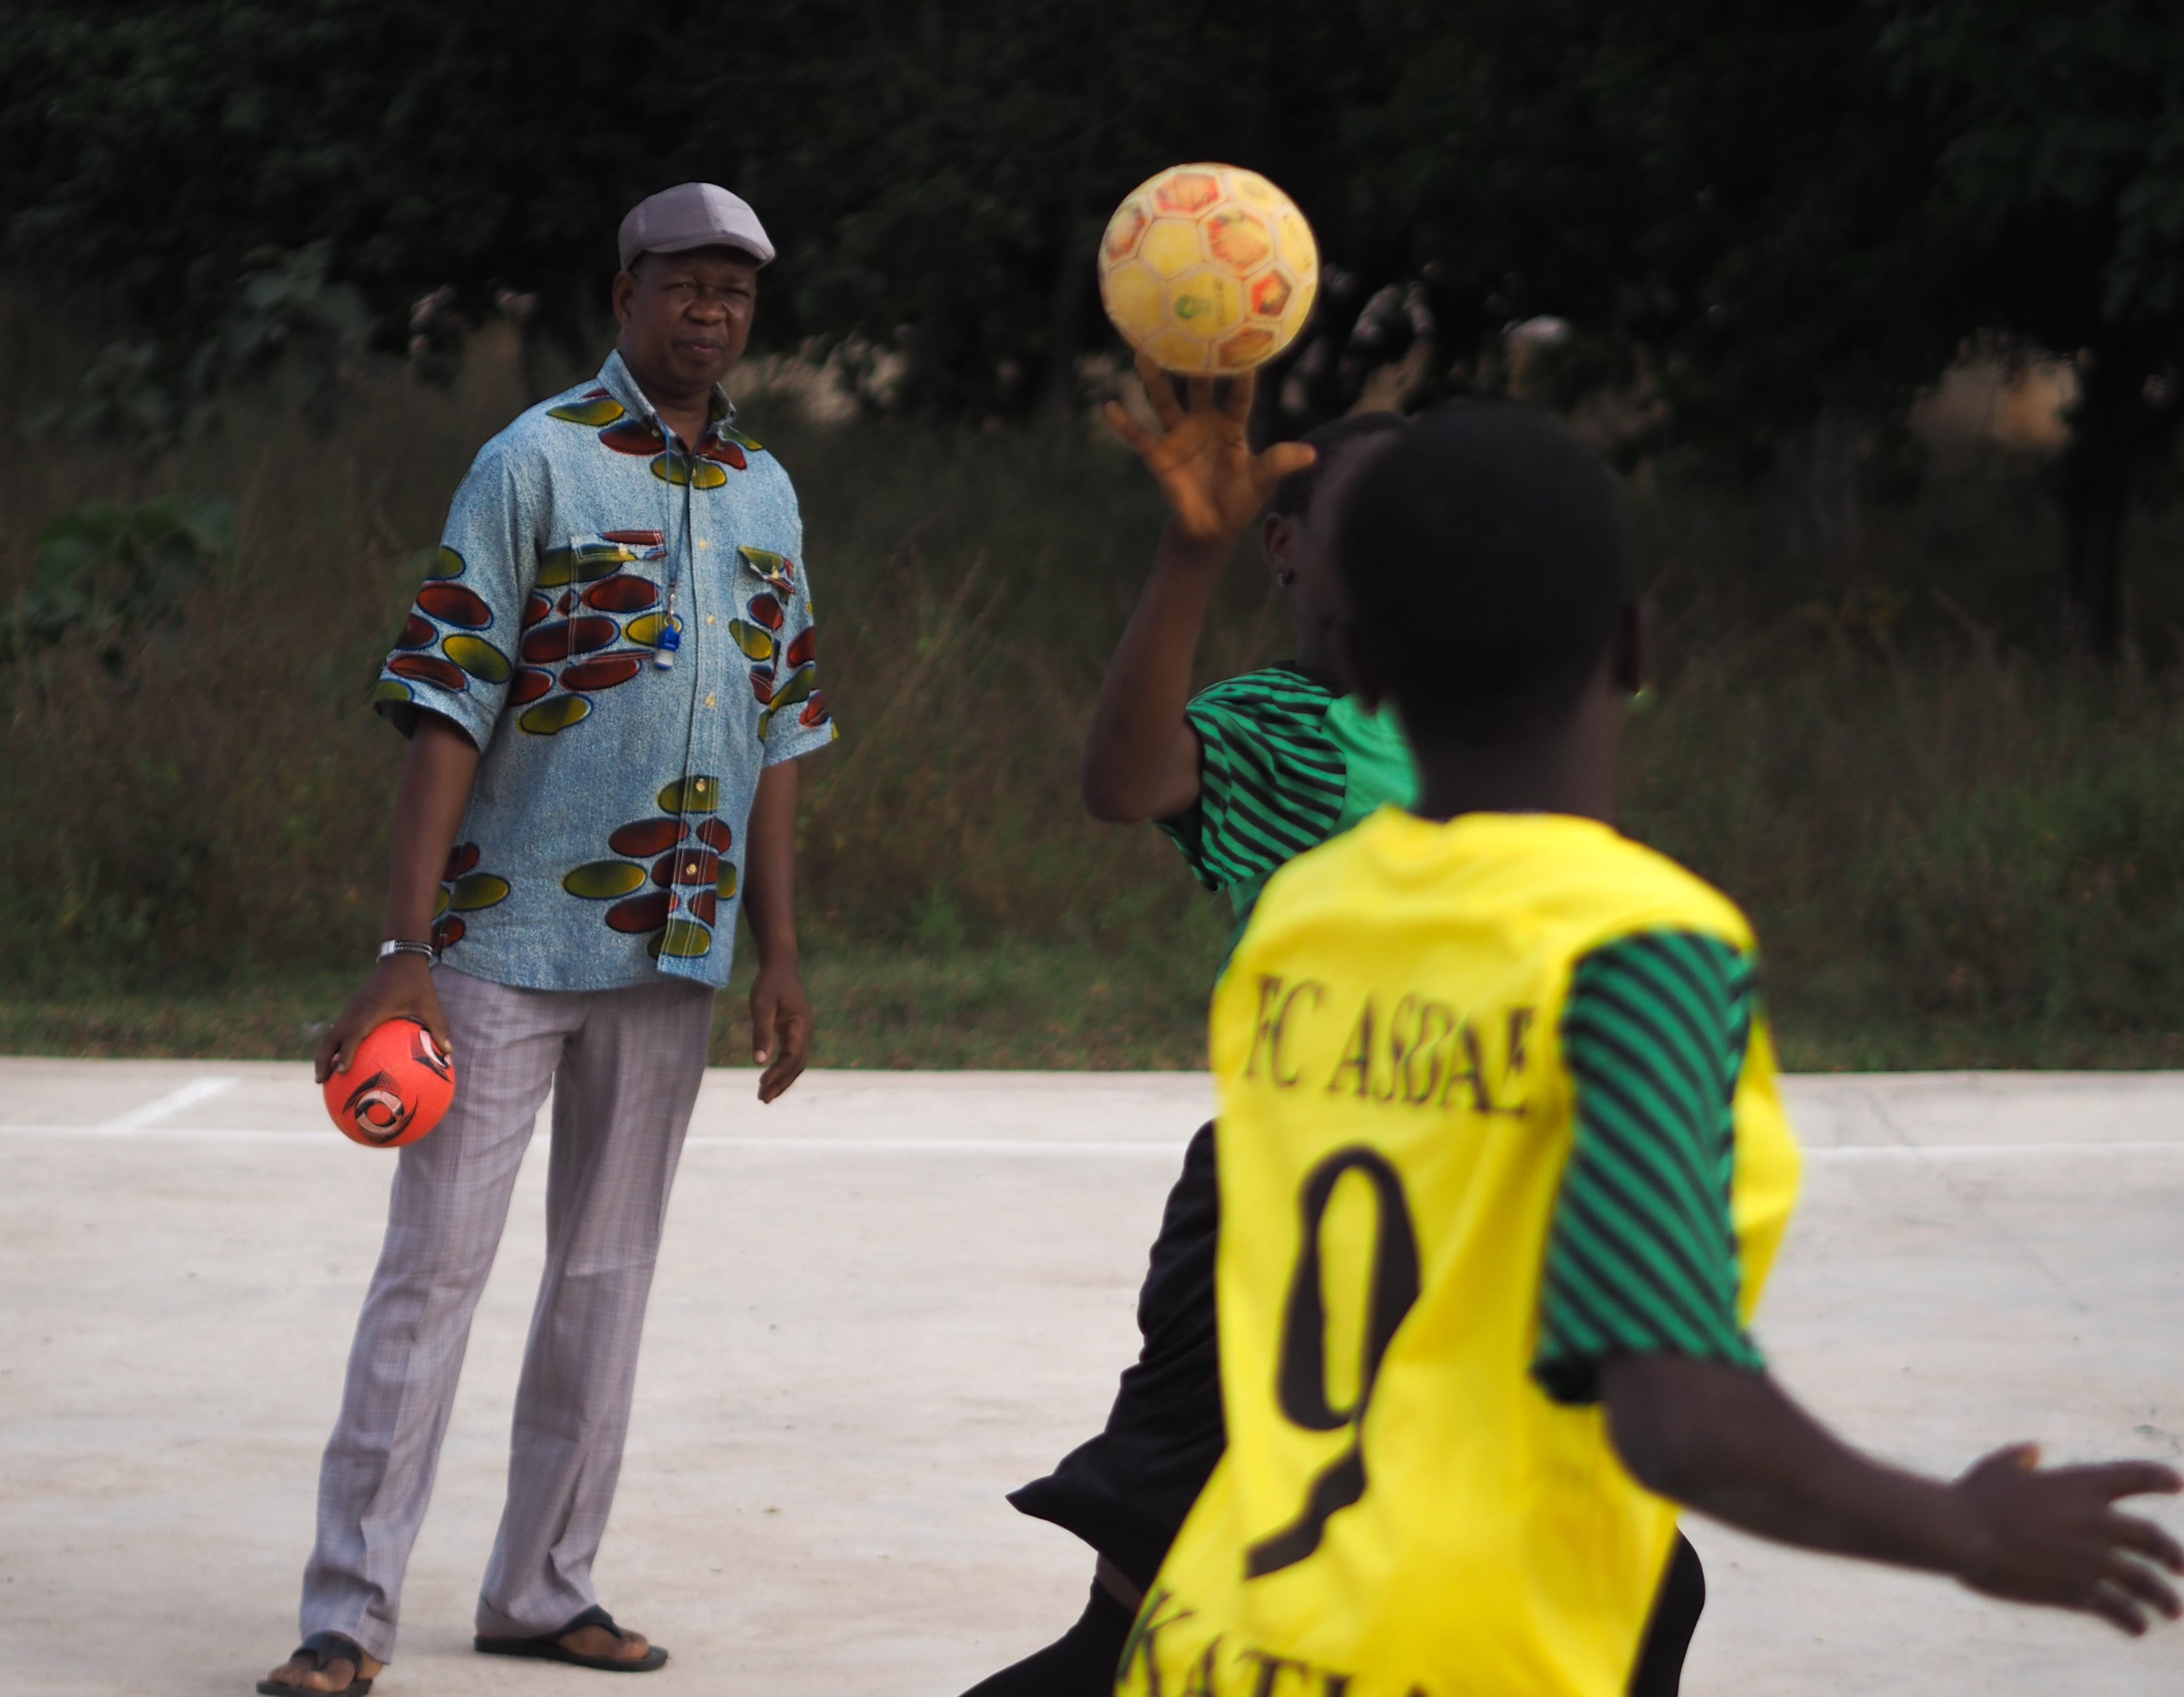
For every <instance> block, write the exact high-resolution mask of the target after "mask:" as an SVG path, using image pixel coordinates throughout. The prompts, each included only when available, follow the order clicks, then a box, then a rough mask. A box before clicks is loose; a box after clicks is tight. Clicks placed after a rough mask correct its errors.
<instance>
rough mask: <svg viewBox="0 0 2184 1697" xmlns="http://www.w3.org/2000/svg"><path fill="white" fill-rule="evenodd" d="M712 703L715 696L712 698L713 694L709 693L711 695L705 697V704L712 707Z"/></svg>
mask: <svg viewBox="0 0 2184 1697" xmlns="http://www.w3.org/2000/svg"><path fill="white" fill-rule="evenodd" d="M712 704H713V698H712V697H711V696H710V695H709V696H707V697H706V698H705V705H706V706H708V707H710V706H711V705H712Z"/></svg>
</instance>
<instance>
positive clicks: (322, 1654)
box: [258, 1633, 371, 1697]
mask: <svg viewBox="0 0 2184 1697" xmlns="http://www.w3.org/2000/svg"><path fill="white" fill-rule="evenodd" d="M307 1655H308V1656H309V1657H310V1658H311V1661H312V1662H313V1664H314V1666H312V1667H311V1668H310V1670H309V1671H310V1672H313V1673H319V1672H324V1671H325V1670H326V1668H327V1667H328V1666H331V1664H332V1663H334V1662H337V1661H345V1662H347V1663H348V1665H349V1666H351V1667H354V1669H355V1670H356V1678H354V1679H352V1680H350V1681H349V1683H348V1684H346V1685H344V1686H343V1687H342V1688H341V1689H339V1690H338V1691H311V1690H308V1689H305V1688H304V1687H303V1686H301V1685H282V1684H280V1683H276V1681H273V1680H270V1679H261V1680H259V1682H258V1689H259V1692H260V1693H262V1694H263V1697H365V1693H366V1692H367V1691H369V1690H370V1689H371V1682H370V1680H369V1679H367V1678H365V1677H364V1646H363V1645H362V1644H359V1643H358V1642H357V1641H356V1640H355V1639H353V1638H351V1637H350V1636H349V1635H348V1633H312V1634H311V1635H310V1637H309V1638H307V1639H304V1641H303V1643H301V1644H298V1645H297V1646H296V1653H295V1654H294V1655H292V1656H290V1657H289V1658H288V1660H289V1661H301V1660H302V1659H303V1658H304V1656H307Z"/></svg>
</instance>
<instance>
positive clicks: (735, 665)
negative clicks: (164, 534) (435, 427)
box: [373, 353, 836, 990]
mask: <svg viewBox="0 0 2184 1697" xmlns="http://www.w3.org/2000/svg"><path fill="white" fill-rule="evenodd" d="M733 419H734V414H733V409H731V408H730V407H729V405H728V403H727V397H726V396H725V395H721V394H718V393H716V397H715V400H714V406H713V416H712V420H711V422H710V425H709V426H708V428H707V430H706V431H705V436H704V437H703V438H702V439H701V441H700V442H699V444H698V447H697V449H696V451H695V452H694V453H685V452H683V451H682V448H681V445H680V444H679V443H677V444H671V441H670V437H669V436H668V433H667V432H666V430H665V428H664V427H663V426H662V425H661V423H660V419H659V416H658V415H657V414H656V413H655V411H654V409H653V408H652V406H651V403H649V401H647V400H646V398H645V397H644V394H643V391H642V390H641V389H639V388H638V385H637V382H636V381H635V379H634V378H632V376H631V375H630V373H629V371H628V370H627V367H626V366H624V364H622V361H621V355H620V354H618V353H617V354H616V355H613V356H612V357H610V359H608V361H607V363H606V365H605V368H604V370H601V371H600V373H599V376H598V378H597V379H596V380H595V381H593V382H591V383H587V384H583V385H580V386H579V387H577V388H574V389H571V390H570V391H569V392H567V393H565V394H562V395H559V396H556V397H554V398H553V399H551V400H549V401H546V402H544V403H541V404H540V405H538V406H536V407H533V408H532V409H530V410H529V411H528V412H526V413H525V414H523V415H521V417H520V418H518V419H517V420H515V423H513V424H512V425H510V426H509V427H508V428H507V429H506V430H504V431H502V432H501V433H500V434H499V436H497V437H494V438H493V440H492V441H491V442H487V444H486V446H485V448H483V449H482V451H481V452H480V453H479V454H478V457H477V460H476V464H475V465H472V467H471V471H470V475H469V476H467V477H466V478H465V479H464V481H463V484H462V487H461V488H460V490H459V491H458V492H457V493H456V496H455V499H454V506H453V509H452V510H451V511H450V512H449V514H448V524H447V529H446V531H445V532H444V533H443V537H442V539H441V545H440V548H439V549H438V551H437V554H436V555H435V556H434V557H433V561H432V566H431V568H430V575H429V577H428V581H426V583H425V585H424V587H422V588H421V589H420V590H419V591H418V593H417V598H416V602H415V605H414V606H413V607H412V609H411V610H410V613H409V617H408V618H407V619H406V620H404V625H403V628H402V633H401V636H400V637H399V638H398V641H397V643H396V646H395V648H394V651H393V653H392V654H389V655H388V656H387V661H386V664H385V665H384V666H383V667H382V669H381V672H380V677H379V683H378V685H377V687H376V691H375V692H374V697H373V698H374V700H375V702H376V704H378V706H379V709H380V710H381V711H382V713H384V714H386V715H387V716H388V717H389V718H390V719H392V720H393V721H394V723H395V724H396V725H397V726H398V727H400V728H402V729H403V730H404V731H405V732H406V731H408V730H409V729H411V728H413V727H414V726H415V721H416V715H417V714H418V713H419V712H420V711H430V712H433V713H437V714H440V715H443V716H444V717H446V718H448V719H449V720H452V721H454V723H455V724H456V725H458V726H460V727H461V728H462V730H463V731H464V732H465V733H466V734H467V735H468V736H469V737H471V740H472V741H473V742H474V743H476V744H477V746H478V748H479V749H480V750H481V751H482V759H481V761H480V764H479V767H478V774H477V782H476V787H475V789H474V790H473V792H472V794H471V803H470V806H469V810H468V811H467V812H466V813H465V815H464V818H463V823H462V826H461V829H460V832H459V833H458V836H457V839H456V845H455V848H454V853H453V854H451V855H450V857H449V859H448V866H447V872H446V877H445V879H444V881H443V887H442V890H441V898H440V903H439V912H438V915H437V918H436V920H435V922H434V926H433V938H434V940H435V942H437V943H439V944H440V946H441V948H442V949H443V951H444V959H445V960H447V962H448V965H451V966H454V967H455V968H457V969H459V970H460V971H464V972H467V973H470V974H471V975H472V976H476V977H481V978H486V979H489V980H491V981H493V982H496V983H503V984H510V985H515V986H518V987H521V988H527V989H539V990H600V989H611V988H620V987H623V986H627V985H632V984H640V983H644V982H650V981H652V980H654V979H655V978H657V977H659V976H661V975H663V974H665V975H666V976H671V977H680V978H685V979H691V980H694V981H696V982H701V983H706V984H711V985H714V986H716V987H717V986H721V985H725V984H726V983H727V977H728V969H729V966H730V965H731V964H732V963H731V955H732V954H733V943H734V938H735V915H736V903H737V901H738V899H739V897H740V894H741V890H742V883H743V871H742V869H743V865H744V848H745V841H744V839H745V834H746V827H747V826H748V823H749V814H750V804H751V799H752V797H753V796H754V794H755V793H756V790H757V787H758V779H759V774H760V771H762V770H763V769H764V768H765V767H766V766H767V765H772V764H773V763H775V762H776V761H779V760H786V759H795V758H796V757H797V756H799V755H800V754H809V753H811V751H812V750H814V749H816V748H821V747H823V746H824V745H825V744H826V743H829V742H831V741H832V740H833V737H834V736H835V734H836V733H835V727H834V724H833V719H832V717H831V715H830V713H829V711H828V708H827V698H826V696H825V693H823V692H822V690H821V689H820V688H819V687H818V681H817V680H818V673H817V669H816V646H817V638H816V631H815V629H814V626H813V623H812V614H811V581H810V576H809V574H808V573H807V572H806V570H805V564H804V536H803V525H802V520H801V518H800V516H799V513H798V510H797V504H796V495H795V491H794V488H793V487H791V485H790V483H789V480H788V473H787V472H786V471H784V470H783V469H782V467H781V465H780V464H779V462H778V461H777V460H776V459H774V458H773V456H772V455H771V454H770V453H766V450H765V448H763V447H762V446H761V445H760V443H759V442H756V441H755V440H753V439H752V438H751V437H749V436H746V435H744V434H743V433H742V432H741V431H738V430H737V429H736V428H735V426H734V422H733ZM663 660H665V661H666V662H667V664H666V665H662V664H661V662H662V661H663Z"/></svg>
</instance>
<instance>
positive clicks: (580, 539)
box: [523, 531, 667, 663]
mask: <svg viewBox="0 0 2184 1697" xmlns="http://www.w3.org/2000/svg"><path fill="white" fill-rule="evenodd" d="M666 565H667V548H666V538H665V537H663V536H662V535H661V533H660V531H594V532H593V533H591V534H588V535H580V536H572V537H570V538H569V539H568V541H567V542H566V543H565V545H563V546H561V547H560V548H549V549H547V551H546V553H545V554H544V555H543V557H542V558H541V559H540V560H539V563H538V587H536V588H535V589H534V590H532V593H531V595H530V597H529V598H528V599H527V600H526V602H525V603H524V608H523V623H524V648H525V653H526V658H527V659H533V660H534V661H546V662H549V663H550V661H552V660H554V659H562V658H571V657H574V656H577V655H582V654H598V653H600V652H601V651H603V650H605V649H610V648H621V647H623V646H624V645H625V644H627V645H631V646H634V647H637V648H654V647H656V646H657V645H658V643H659V641H660V632H661V630H662V629H664V628H665V627H666V623H667V610H666V607H667V590H666V582H665V576H666Z"/></svg>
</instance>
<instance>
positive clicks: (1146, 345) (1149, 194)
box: [1100, 165, 1319, 377]
mask: <svg viewBox="0 0 2184 1697" xmlns="http://www.w3.org/2000/svg"><path fill="white" fill-rule="evenodd" d="M1318 292H1319V244H1318V242H1314V241H1313V240H1312V226H1311V225H1309V224H1307V223H1306V222H1305V221H1304V214H1302V213H1301V212H1299V211H1298V210H1297V209H1296V203H1295V201H1293V200H1291V199H1290V198H1289V197H1288V196H1287V195H1285V194H1284V193H1283V192H1281V191H1280V190H1279V189H1278V188H1276V187H1275V186H1273V184H1272V183H1270V182H1268V181H1267V180H1266V179H1265V178H1264V177H1262V176H1261V175H1259V174H1258V173H1257V172H1256V171H1247V170H1243V169H1242V168H1241V167H1240V166H1236V165H1171V166H1170V167H1169V168H1168V169H1167V170H1164V171H1162V173H1161V174H1160V175H1158V176H1156V177H1153V178H1151V180H1149V181H1145V182H1143V183H1140V184H1139V186H1137V187H1136V188H1134V189H1133V190H1131V191H1130V192H1129V194H1128V196H1127V197H1125V198H1124V199H1123V203H1122V204H1121V205H1120V206H1118V207H1117V208H1116V209H1115V215H1114V216H1113V217H1112V218H1111V219H1109V220H1107V231H1106V235H1104V236H1101V237H1100V303H1101V304H1102V305H1104V306H1105V307H1106V309H1107V316H1108V317H1109V318H1111V319H1112V320H1114V321H1115V328H1116V329H1117V330H1119V331H1122V332H1123V339H1124V340H1125V341H1127V342H1128V343H1129V344H1130V346H1132V347H1133V348H1136V349H1137V350H1138V351H1139V353H1145V354H1149V355H1151V358H1152V359H1154V360H1155V361H1156V363H1157V364H1160V365H1161V366H1162V368H1163V369H1164V370H1170V371H1180V372H1186V373H1189V374H1190V375H1192V376H1215V377H1219V376H1234V375H1235V374H1236V373H1238V372H1242V371H1249V370H1252V369H1253V368H1254V367H1255V366H1259V365H1263V364H1266V363H1267V361H1268V360H1269V359H1273V357H1274V356H1275V355H1276V354H1277V353H1280V352H1281V351H1282V349H1284V348H1286V347H1288V346H1289V345H1290V342H1294V341H1295V340H1296V336H1297V332H1298V331H1301V330H1302V329H1303V328H1304V321H1305V320H1306V319H1307V318H1308V317H1310V316H1311V315H1312V298H1313V297H1314V296H1316V295H1317V294H1318Z"/></svg>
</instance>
